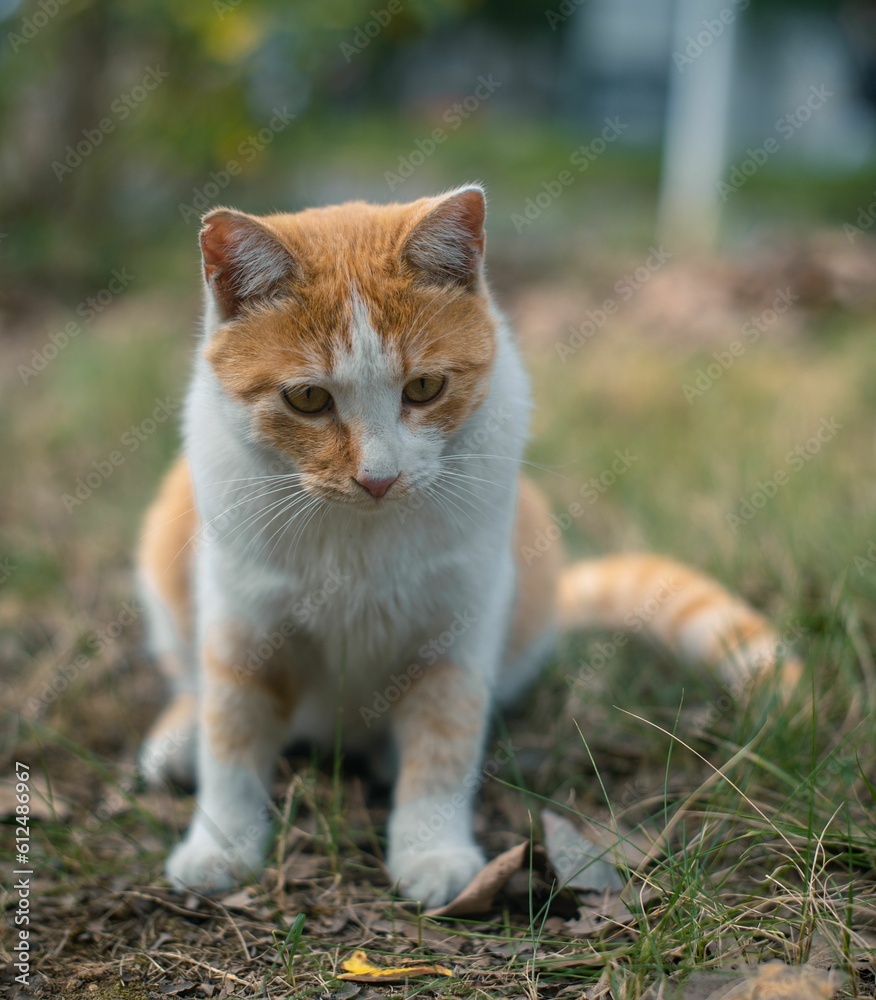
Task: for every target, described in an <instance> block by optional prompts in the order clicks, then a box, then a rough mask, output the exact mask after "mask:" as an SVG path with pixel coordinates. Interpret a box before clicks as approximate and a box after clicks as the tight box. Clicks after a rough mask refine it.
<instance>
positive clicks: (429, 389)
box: [402, 375, 445, 403]
mask: <svg viewBox="0 0 876 1000" xmlns="http://www.w3.org/2000/svg"><path fill="white" fill-rule="evenodd" d="M444 382H445V380H444V379H443V378H441V377H440V376H437V375H421V376H420V377H419V378H412V379H411V380H410V382H408V384H407V385H406V386H405V387H404V389H403V390H402V392H403V395H404V397H405V399H406V400H407V401H408V402H409V403H431V402H432V400H433V399H436V398H437V396H438V394H439V393H440V392H441V390H442V389H443V388H444Z"/></svg>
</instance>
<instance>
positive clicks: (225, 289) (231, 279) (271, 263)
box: [200, 208, 300, 319]
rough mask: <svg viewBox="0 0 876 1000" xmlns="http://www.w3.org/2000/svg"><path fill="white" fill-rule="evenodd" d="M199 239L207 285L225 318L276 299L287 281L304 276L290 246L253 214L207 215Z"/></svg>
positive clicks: (223, 212) (224, 211) (219, 211)
mask: <svg viewBox="0 0 876 1000" xmlns="http://www.w3.org/2000/svg"><path fill="white" fill-rule="evenodd" d="M200 238H201V256H202V260H203V265H204V280H205V281H206V282H207V286H208V287H209V289H210V290H211V292H212V293H213V297H214V298H215V300H216V305H217V306H218V308H219V311H220V313H221V314H222V318H223V319H233V318H234V316H236V315H237V314H238V313H239V312H240V310H241V308H242V307H243V305H244V303H246V302H247V301H250V300H252V299H256V298H260V297H262V296H266V295H269V294H271V292H273V291H274V290H275V289H276V287H277V285H279V284H280V282H282V281H283V280H284V279H285V278H288V277H298V276H300V267H299V265H298V263H297V262H296V260H295V258H294V257H293V256H292V253H291V252H290V251H289V249H288V247H286V246H284V245H283V244H282V243H281V242H280V240H279V239H277V237H276V236H274V235H273V233H271V232H269V231H268V229H266V228H265V227H264V226H263V225H261V223H259V222H258V221H257V220H256V219H254V218H252V217H251V216H249V215H243V214H242V213H240V212H232V211H231V210H229V209H226V208H219V209H216V210H214V211H212V212H208V213H207V215H205V216H204V219H203V228H202V229H201V237H200Z"/></svg>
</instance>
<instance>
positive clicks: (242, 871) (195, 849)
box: [167, 632, 294, 892]
mask: <svg viewBox="0 0 876 1000" xmlns="http://www.w3.org/2000/svg"><path fill="white" fill-rule="evenodd" d="M251 639H252V636H247V635H246V634H241V633H240V632H238V634H236V635H235V636H234V638H233V639H229V638H228V637H227V636H225V637H223V638H222V639H221V640H220V641H216V640H215V638H213V639H210V640H208V641H207V642H206V643H205V644H204V648H203V650H202V654H201V656H202V660H201V693H200V706H199V726H198V741H199V742H198V800H197V809H196V812H195V816H194V819H193V820H192V823H191V826H190V827H189V830H188V833H187V834H186V837H185V839H184V840H183V841H182V843H181V844H179V845H178V846H177V847H176V849H175V850H174V851H173V853H172V854H171V856H170V858H169V859H168V862H167V875H168V878H169V879H170V880H171V881H172V882H173V883H174V884H175V885H176V886H178V887H189V888H194V889H198V890H200V891H202V892H221V891H224V890H226V889H228V888H230V887H232V886H233V885H235V884H237V883H239V882H240V881H241V880H242V879H244V878H246V877H247V876H248V875H250V874H252V873H254V872H257V871H258V870H259V869H260V868H261V866H262V859H263V855H264V850H265V845H266V842H267V839H268V835H269V833H270V827H271V812H270V795H269V788H270V782H271V777H272V774H273V769H274V765H275V763H276V759H277V755H278V754H279V752H280V751H281V750H282V745H283V740H284V737H285V733H286V728H287V725H288V720H289V718H290V717H291V714H292V709H293V706H294V692H293V690H292V685H291V680H290V678H289V676H288V673H287V672H285V671H284V670H282V669H281V668H280V667H279V666H277V665H275V664H273V663H261V664H258V665H257V667H256V669H254V670H253V669H251V668H250V667H249V666H244V663H245V662H246V660H247V650H248V648H250V647H251V645H252V643H251Z"/></svg>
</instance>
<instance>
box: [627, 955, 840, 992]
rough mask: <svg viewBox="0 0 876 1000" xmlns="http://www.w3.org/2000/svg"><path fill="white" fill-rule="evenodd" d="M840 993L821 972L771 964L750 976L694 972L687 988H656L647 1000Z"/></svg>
mask: <svg viewBox="0 0 876 1000" xmlns="http://www.w3.org/2000/svg"><path fill="white" fill-rule="evenodd" d="M836 989H837V984H836V983H835V982H833V981H832V979H831V977H830V976H828V975H827V974H826V973H825V972H823V971H822V970H821V969H817V968H814V967H813V966H811V965H803V966H790V965H784V964H783V963H782V962H767V963H766V964H765V965H761V966H757V967H755V968H753V969H751V970H750V971H749V973H748V974H744V975H740V972H739V971H738V970H735V969H734V970H732V971H730V970H726V971H725V970H715V971H711V970H710V971H708V972H704V971H699V972H694V973H692V974H691V975H689V976H687V977H686V978H685V981H684V984H683V985H681V986H680V985H677V984H674V983H673V982H672V980H669V981H665V982H664V983H662V984H661V985H660V986H659V987H657V986H654V987H652V988H651V989H650V990H649V991H648V993H647V994H646V1000H830V997H831V996H833V994H834V992H835V991H836Z"/></svg>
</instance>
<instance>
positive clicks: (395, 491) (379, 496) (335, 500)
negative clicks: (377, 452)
mask: <svg viewBox="0 0 876 1000" xmlns="http://www.w3.org/2000/svg"><path fill="white" fill-rule="evenodd" d="M313 492H315V493H316V494H317V495H319V496H321V497H322V499H324V500H328V501H329V502H330V503H332V504H335V505H337V506H343V507H355V508H357V509H358V510H364V511H371V512H374V511H380V510H385V509H386V508H387V507H392V506H394V505H395V504H396V503H397V502H398V501H399V500H402V499H404V498H405V497H409V496H410V495H411V492H412V489H411V484H410V481H409V480H408V479H407V478H406V477H405V476H404V475H399V476H396V477H394V478H393V479H392V481H391V482H386V481H382V482H381V481H377V482H375V481H371V482H369V483H367V484H363V483H361V482H359V480H357V479H355V478H351V480H350V488H349V489H344V488H341V487H339V486H335V485H330V484H320V485H319V486H316V487H315V488H314V489H313Z"/></svg>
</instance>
